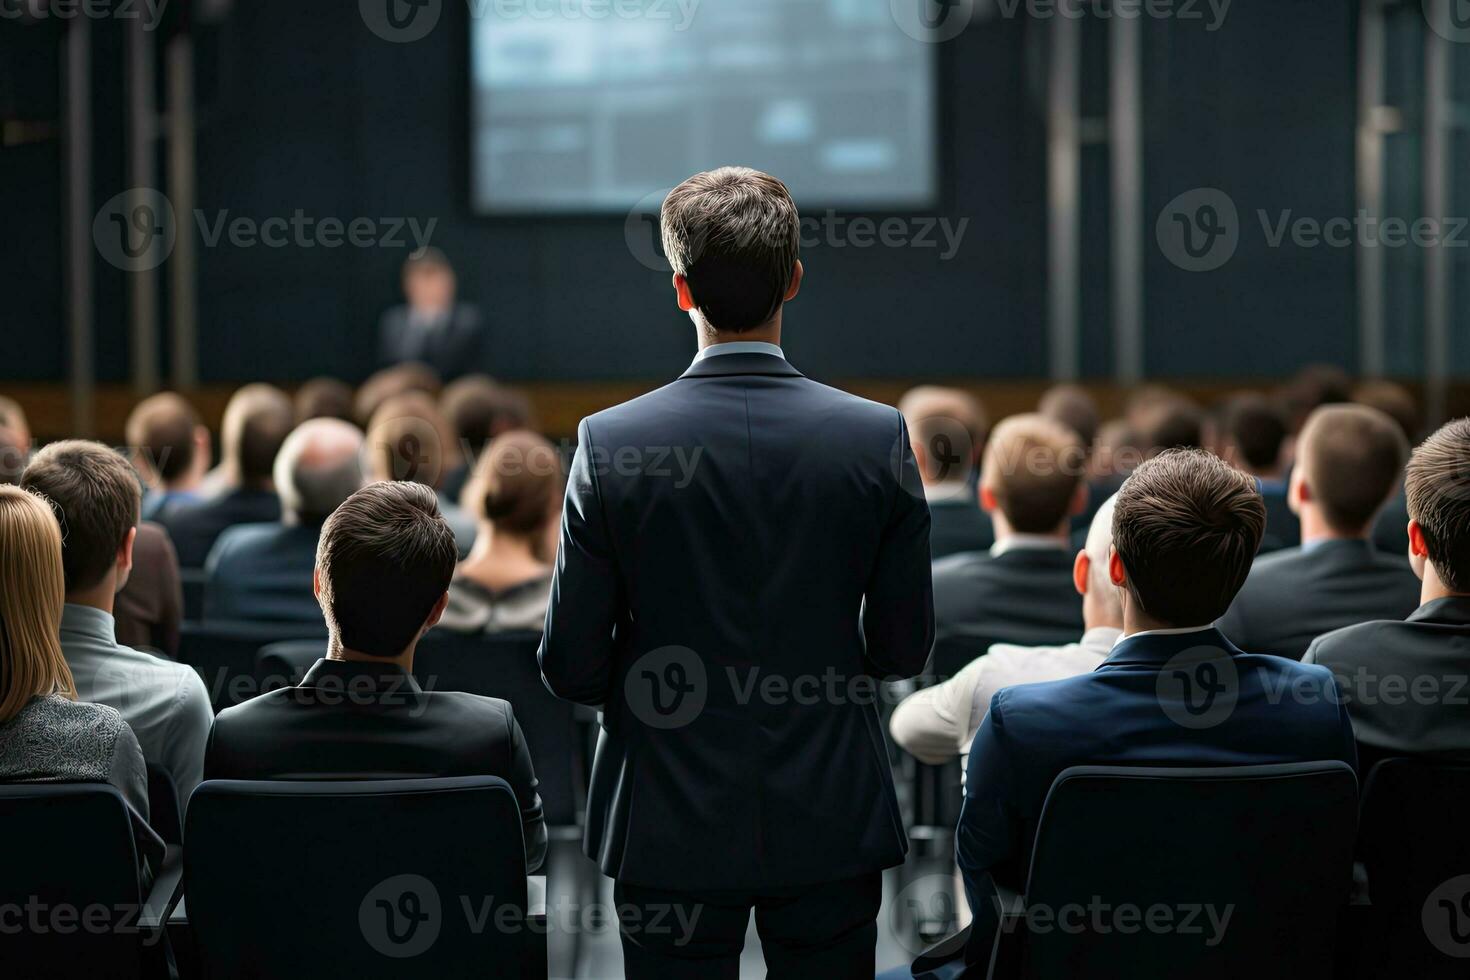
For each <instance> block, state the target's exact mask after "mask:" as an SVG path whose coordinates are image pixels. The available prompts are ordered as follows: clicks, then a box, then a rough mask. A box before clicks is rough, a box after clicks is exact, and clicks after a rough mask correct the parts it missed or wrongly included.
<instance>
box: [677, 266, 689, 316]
mask: <svg viewBox="0 0 1470 980" xmlns="http://www.w3.org/2000/svg"><path fill="white" fill-rule="evenodd" d="M674 295H675V296H676V297H678V301H679V309H681V310H683V311H684V312H685V313H688V312H689V311H690V310H692V309H694V294H693V293H691V292H690V291H689V281H688V280H687V279H685V278H684V277H683V276H681V275H679V274H678V273H677V272H676V273H674Z"/></svg>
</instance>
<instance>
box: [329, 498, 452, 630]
mask: <svg viewBox="0 0 1470 980" xmlns="http://www.w3.org/2000/svg"><path fill="white" fill-rule="evenodd" d="M457 560H458V553H457V552H456V550H455V546H454V532H453V531H451V530H450V529H449V525H448V524H447V523H446V522H445V520H444V518H443V516H442V515H441V514H440V513H439V501H438V498H437V497H436V496H435V495H434V491H432V490H430V489H429V488H428V487H426V486H423V485H422V484H417V483H374V484H371V485H370V486H366V487H363V488H362V489H361V490H359V491H357V492H356V493H354V494H353V495H352V496H350V497H348V498H347V500H346V502H344V503H343V504H342V506H341V507H338V508H337V509H336V510H335V511H333V512H332V516H331V517H328V518H327V521H326V523H325V524H324V525H322V535H321V540H320V541H319V542H318V543H317V550H316V564H317V571H318V572H319V574H320V584H321V593H320V596H319V599H320V601H321V605H322V613H323V615H324V616H325V617H326V620H327V626H328V628H329V629H331V631H332V633H333V635H334V636H335V637H336V639H337V641H338V642H339V643H340V644H341V645H342V647H344V648H346V649H348V650H353V651H356V652H359V653H365V654H367V655H368V656H372V657H395V656H397V655H398V654H400V653H402V652H403V650H404V649H405V648H406V647H407V646H408V645H409V643H411V642H413V640H414V638H415V637H416V636H417V635H418V632H419V629H420V628H421V627H422V626H423V625H424V622H425V620H427V619H428V618H429V613H430V612H431V611H432V610H433V608H434V604H435V603H436V602H438V601H439V599H440V597H441V596H443V595H444V593H445V591H446V590H447V589H448V588H449V580H450V579H451V578H452V577H453V576H454V564H455V562H456V561H457Z"/></svg>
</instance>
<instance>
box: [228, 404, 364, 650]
mask: <svg viewBox="0 0 1470 980" xmlns="http://www.w3.org/2000/svg"><path fill="white" fill-rule="evenodd" d="M361 457H362V433H361V432H359V431H358V430H357V429H356V428H355V427H354V426H352V425H351V424H349V423H347V422H343V421H340V420H338V419H312V420H311V421H309V422H304V423H302V424H301V425H299V426H297V427H296V428H295V429H294V430H293V431H292V432H291V434H290V435H289V436H287V437H286V441H285V442H283V443H282V444H281V451H280V452H279V453H277V454H276V462H275V466H274V469H273V482H274V483H275V485H276V493H278V494H280V497H281V519H280V520H279V521H277V522H275V523H269V524H240V525H237V526H235V527H232V528H230V529H229V530H227V531H225V532H224V533H223V534H221V535H220V536H219V540H218V541H216V542H215V545H214V549H213V550H212V551H210V553H209V558H208V559H207V560H206V561H205V563H204V571H205V583H204V618H205V619H207V620H208V619H234V620H265V621H270V622H279V623H320V622H321V615H322V614H321V608H320V607H319V606H318V605H317V604H316V600H314V599H313V598H312V597H311V570H312V568H313V567H314V566H315V564H316V547H317V538H318V536H319V535H320V534H321V529H322V522H323V521H325V520H326V519H327V516H328V515H329V514H331V513H332V511H334V510H336V509H337V507H338V505H340V504H341V503H342V501H344V500H346V499H347V498H348V497H350V496H352V494H353V493H354V492H355V491H356V490H357V489H358V488H359V487H361V486H362V482H363V480H362V458H361Z"/></svg>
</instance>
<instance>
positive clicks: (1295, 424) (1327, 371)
mask: <svg viewBox="0 0 1470 980" xmlns="http://www.w3.org/2000/svg"><path fill="white" fill-rule="evenodd" d="M1352 395H1353V380H1352V378H1350V377H1348V373H1347V372H1346V371H1344V370H1343V369H1342V368H1340V367H1337V366H1336V365H1333V364H1308V365H1307V366H1306V367H1304V368H1302V369H1301V370H1300V371H1298V372H1297V373H1296V374H1295V375H1294V376H1293V377H1292V378H1291V380H1290V381H1288V382H1286V384H1284V385H1282V386H1281V388H1280V390H1279V391H1278V393H1277V396H1278V398H1279V400H1280V402H1281V404H1282V406H1283V407H1284V408H1285V410H1286V419H1287V427H1288V429H1289V430H1290V432H1291V434H1292V436H1295V435H1296V434H1297V433H1298V432H1301V431H1302V426H1303V425H1305V424H1306V423H1307V416H1309V415H1311V414H1312V413H1313V412H1315V411H1316V410H1317V409H1319V408H1321V407H1322V406H1323V405H1341V404H1343V403H1344V402H1349V401H1352Z"/></svg>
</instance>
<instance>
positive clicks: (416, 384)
mask: <svg viewBox="0 0 1470 980" xmlns="http://www.w3.org/2000/svg"><path fill="white" fill-rule="evenodd" d="M410 391H423V392H427V393H428V394H430V395H438V394H439V372H437V371H435V370H434V369H433V368H431V367H429V365H427V364H419V363H417V362H415V361H410V362H408V363H406V364H395V365H394V366H393V367H386V368H383V370H381V371H378V372H377V373H375V374H372V375H369V377H368V379H367V380H366V381H364V382H363V383H362V384H361V385H360V386H359V387H358V389H357V397H356V398H355V399H354V402H353V406H352V413H353V416H354V418H355V419H356V421H357V424H358V425H360V426H366V425H367V424H368V423H369V422H371V421H372V420H373V415H374V414H375V413H376V412H377V411H378V409H379V408H381V407H382V405H383V403H384V402H385V401H387V400H388V399H390V398H395V397H397V396H398V395H403V394H407V393H408V392H410Z"/></svg>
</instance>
